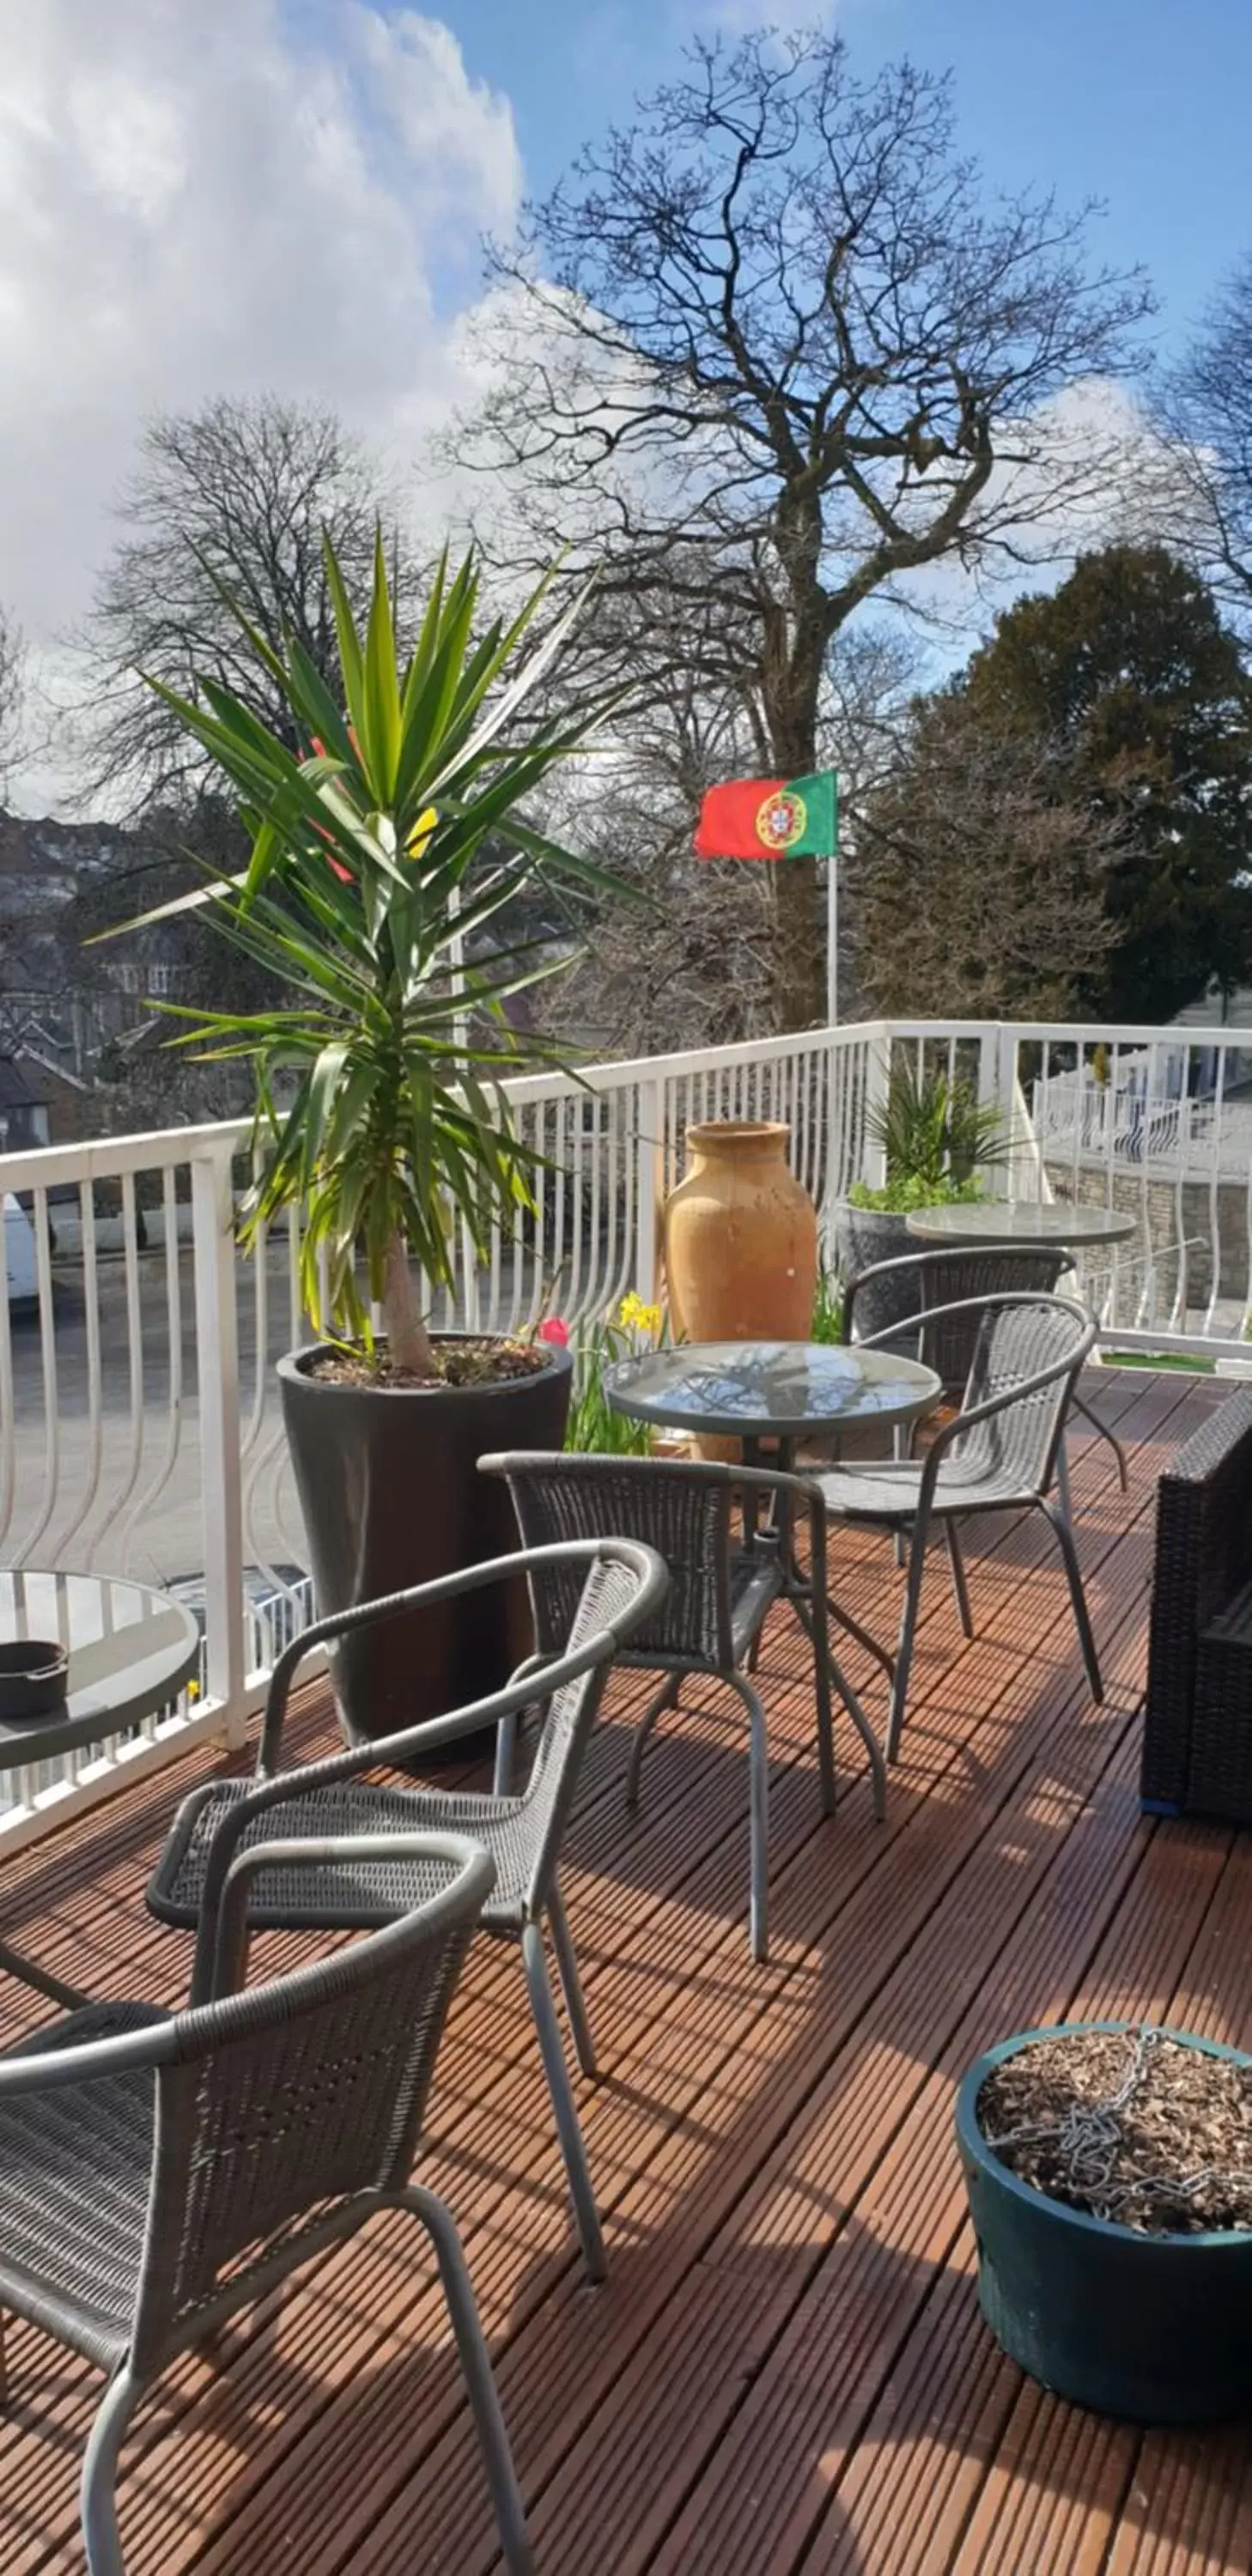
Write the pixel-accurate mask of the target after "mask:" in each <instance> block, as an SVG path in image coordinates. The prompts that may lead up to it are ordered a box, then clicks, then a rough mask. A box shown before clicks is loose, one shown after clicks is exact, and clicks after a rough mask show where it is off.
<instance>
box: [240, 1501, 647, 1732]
mask: <svg viewBox="0 0 1252 2576" xmlns="http://www.w3.org/2000/svg"><path fill="white" fill-rule="evenodd" d="M602 1545H603V1542H602V1541H601V1540H599V1539H569V1540H566V1541H564V1542H562V1543H561V1544H560V1545H559V1546H554V1547H541V1548H521V1549H518V1550H516V1551H515V1552H514V1553H513V1554H511V1555H509V1556H493V1557H487V1558H485V1559H484V1560H483V1561H482V1562H481V1563H480V1564H477V1565H468V1566H463V1567H461V1568H460V1569H459V1570H458V1572H457V1573H455V1574H441V1575H439V1576H438V1577H437V1578H436V1579H435V1581H433V1582H431V1583H415V1584H413V1585H411V1586H410V1588H409V1589H408V1590H407V1591H405V1592H389V1593H387V1594H385V1595H384V1597H383V1598H382V1599H381V1600H379V1601H362V1602H360V1603H358V1604H357V1606H356V1608H355V1609H352V1610H337V1611H335V1612H334V1613H333V1614H332V1615H331V1616H330V1617H328V1618H326V1619H318V1620H315V1621H314V1623H313V1626H312V1627H311V1628H304V1629H302V1630H301V1633H300V1635H299V1636H298V1637H293V1639H292V1641H291V1644H290V1645H289V1646H285V1647H284V1648H283V1651H282V1653H281V1655H280V1656H279V1657H278V1660H277V1662H276V1664H275V1666H274V1669H273V1672H272V1673H271V1675H270V1684H269V1690H268V1692H267V1694H266V1701H265V1715H264V1718H263V1720H262V1725H261V1741H260V1745H259V1748H258V1752H257V1773H258V1776H260V1777H267V1776H268V1775H269V1774H270V1773H271V1772H273V1771H274V1770H276V1769H277V1764H278V1755H279V1751H280V1748H281V1744H282V1731H283V1725H284V1722H285V1719H286V1715H287V1702H288V1700H289V1698H290V1696H291V1685H292V1682H293V1681H294V1679H295V1676H296V1673H297V1672H298V1670H299V1668H300V1665H301V1664H302V1663H303V1662H304V1660H305V1657H306V1656H307V1655H309V1654H311V1653H312V1651H313V1649H314V1647H316V1646H321V1645H327V1644H331V1643H333V1642H334V1640H335V1639H336V1638H338V1637H347V1636H351V1635H352V1634H353V1632H354V1631H355V1630H356V1629H358V1628H368V1627H370V1626H372V1624H373V1623H374V1621H375V1620H378V1621H382V1620H385V1619H398V1618H400V1617H401V1616H402V1615H403V1614H404V1612H405V1611H408V1610H416V1609H420V1608H421V1606H422V1604H423V1603H424V1602H432V1601H451V1600H454V1599H456V1598H457V1597H458V1596H459V1595H460V1594H462V1593H466V1592H479V1591H483V1590H485V1588H486V1586H487V1585H488V1584H490V1583H504V1582H507V1581H508V1580H509V1579H510V1578H511V1577H512V1576H513V1575H516V1574H529V1572H530V1570H531V1568H532V1567H534V1566H536V1565H544V1564H552V1563H561V1564H566V1565H568V1564H571V1563H572V1564H586V1565H588V1566H590V1565H592V1564H594V1562H595V1560H596V1557H597V1555H598V1554H599V1553H600V1552H601V1549H602ZM505 1713H507V1712H502V1714H505ZM433 1723H434V1724H436V1725H441V1726H442V1725H446V1726H449V1727H451V1724H452V1721H451V1719H436V1720H434V1721H433ZM478 1723H479V1724H481V1725H488V1724H490V1723H491V1720H490V1719H489V1718H481V1719H480V1720H479V1721H478ZM453 1731H454V1732H455V1731H457V1730H455V1729H454V1730H453ZM459 1731H460V1732H461V1733H468V1732H470V1729H469V1728H468V1727H465V1728H462V1729H460V1730H459ZM387 1740H388V1741H389V1742H390V1743H391V1744H392V1745H393V1746H394V1745H395V1744H398V1743H399V1742H400V1741H401V1739H400V1737H399V1736H395V1737H391V1738H389V1739H387ZM425 1740H426V1741H427V1742H428V1743H429V1742H440V1741H443V1740H444V1739H442V1738H440V1737H430V1736H428V1737H427V1738H426V1739H425Z"/></svg>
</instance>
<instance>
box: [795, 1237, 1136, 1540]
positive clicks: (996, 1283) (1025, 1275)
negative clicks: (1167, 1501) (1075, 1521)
mask: <svg viewBox="0 0 1252 2576" xmlns="http://www.w3.org/2000/svg"><path fill="white" fill-rule="evenodd" d="M1074 1268H1075V1261H1074V1255H1073V1253H1072V1252H1070V1251H1069V1250H1068V1249H1067V1248H1066V1246H1065V1245H1064V1244H1054V1243H1037V1244H1036V1243H977V1244H975V1243H954V1244H942V1245H940V1244H933V1245H931V1246H929V1247H928V1248H927V1249H926V1250H925V1251H920V1252H904V1253H901V1254H899V1256H898V1257H897V1258H896V1259H895V1260H893V1261H875V1262H872V1263H870V1264H869V1265H868V1266H867V1268H865V1269H864V1270H858V1271H857V1272H856V1273H855V1275H854V1277H853V1278H851V1279H849V1281H848V1283H847V1286H846V1287H845V1289H844V1292H843V1319H842V1328H841V1338H842V1339H843V1340H844V1341H845V1342H850V1341H852V1340H853V1338H854V1337H855V1338H857V1339H863V1340H864V1341H865V1343H866V1346H867V1348H872V1346H873V1345H874V1344H875V1343H876V1342H878V1341H879V1340H881V1339H884V1338H888V1339H891V1340H895V1339H896V1338H897V1337H898V1336H897V1331H896V1327H895V1326H894V1325H892V1326H887V1327H886V1328H884V1332H883V1333H876V1332H871V1333H867V1334H865V1335H863V1336H861V1335H857V1334H856V1309H857V1301H858V1299H863V1298H864V1297H865V1296H866V1295H867V1294H869V1295H870V1296H872V1293H873V1290H874V1288H875V1286H877V1285H878V1284H879V1283H883V1284H898V1285H899V1286H901V1287H904V1286H905V1285H909V1286H910V1291H911V1288H912V1283H914V1282H915V1283H916V1309H917V1310H916V1311H915V1312H914V1313H913V1315H912V1316H911V1317H910V1319H909V1323H910V1326H911V1329H912V1330H913V1332H914V1333H915V1334H916V1335H917V1357H918V1358H919V1359H920V1360H921V1361H922V1363H923V1365H924V1367H926V1368H932V1369H933V1370H934V1371H935V1374H936V1376H937V1377H938V1378H939V1380H940V1383H941V1385H942V1387H943V1393H944V1400H945V1402H947V1403H949V1404H959V1403H960V1401H961V1399H962V1396H963V1395H964V1392H965V1388H966V1385H967V1384H968V1381H969V1373H970V1370H971V1368H972V1367H973V1364H974V1345H975V1342H976V1340H977V1336H978V1318H977V1316H976V1315H974V1314H970V1313H968V1312H964V1313H962V1312H957V1311H954V1310H955V1309H958V1308H963V1307H966V1306H967V1304H968V1301H969V1300H971V1299H974V1298H978V1297H1004V1296H1011V1295H1013V1294H1015V1293H1021V1294H1025V1295H1035V1294H1037V1295H1039V1296H1050V1295H1051V1294H1052V1292H1053V1291H1054V1289H1055V1288H1056V1285H1057V1282H1058V1280H1060V1279H1062V1278H1063V1277H1064V1276H1065V1275H1066V1273H1067V1272H1069V1273H1072V1272H1073V1270H1074ZM923 1312H924V1313H925V1314H926V1316H927V1319H928V1320H927V1322H926V1324H925V1326H923V1327H922V1328H921V1329H920V1330H919V1329H918V1328H919V1322H920V1316H921V1314H922V1313H923ZM936 1318H939V1319H940V1320H938V1321H936ZM901 1329H903V1327H901ZM1071 1410H1072V1411H1073V1412H1075V1413H1081V1415H1082V1417H1083V1420H1084V1421H1085V1422H1087V1423H1088V1424H1089V1425H1090V1427H1091V1429H1092V1430H1093V1431H1094V1432H1095V1433H1096V1434H1097V1435H1098V1437H1099V1438H1100V1439H1101V1440H1103V1441H1104V1442H1105V1443H1106V1444H1107V1446H1108V1447H1109V1448H1110V1449H1111V1450H1112V1452H1113V1455H1114V1457H1115V1458H1116V1460H1117V1474H1118V1481H1119V1483H1120V1485H1121V1489H1122V1492H1123V1493H1125V1492H1126V1489H1127V1485H1128V1481H1129V1475H1128V1469H1127V1464H1126V1452H1125V1450H1124V1448H1123V1447H1122V1444H1121V1441H1120V1440H1119V1439H1118V1438H1117V1435H1116V1433H1115V1432H1114V1431H1112V1430H1110V1428H1109V1425H1108V1423H1107V1422H1102V1421H1101V1420H1100V1416H1099V1414H1098V1413H1096V1412H1094V1411H1093V1410H1092V1407H1091V1406H1090V1405H1089V1404H1088V1403H1087V1402H1086V1400H1085V1398H1084V1397H1083V1396H1082V1395H1081V1394H1080V1393H1079V1391H1078V1389H1077V1387H1075V1389H1074V1393H1073V1396H1072V1398H1071ZM1058 1469H1059V1472H1060V1474H1061V1476H1062V1478H1063V1476H1064V1451H1063V1450H1062V1451H1061V1452H1059V1453H1058Z"/></svg>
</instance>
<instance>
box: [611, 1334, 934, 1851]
mask: <svg viewBox="0 0 1252 2576" xmlns="http://www.w3.org/2000/svg"><path fill="white" fill-rule="evenodd" d="M604 1391H605V1394H606V1396H607V1398H608V1401H609V1403H610V1404H611V1405H612V1406H613V1407H614V1409H615V1411H617V1412H618V1413H625V1414H628V1415H629V1416H630V1417H631V1418H632V1419H633V1420H634V1421H636V1422H649V1423H656V1424H657V1425H658V1426H662V1425H663V1426H664V1427H665V1428H667V1429H669V1430H679V1431H687V1432H690V1433H693V1434H695V1435H702V1436H710V1437H722V1438H725V1437H726V1436H728V1435H729V1436H731V1437H735V1438H738V1439H740V1440H741V1441H742V1442H743V1455H744V1464H745V1466H749V1467H761V1466H765V1465H767V1464H769V1463H771V1461H772V1463H773V1464H775V1465H777V1466H778V1467H779V1468H781V1469H782V1470H783V1471H784V1472H786V1473H788V1474H791V1473H794V1469H795V1454H796V1448H797V1445H798V1443H799V1442H800V1441H801V1440H803V1439H805V1438H807V1437H809V1436H811V1435H812V1434H813V1433H815V1432H818V1431H827V1432H829V1431H835V1432H838V1431H839V1430H840V1429H841V1428H845V1427H846V1426H847V1425H848V1424H849V1423H866V1422H877V1423H882V1424H884V1425H886V1426H889V1427H891V1428H892V1429H897V1428H900V1427H901V1426H903V1425H906V1424H908V1423H912V1422H916V1421H918V1420H919V1419H920V1417H921V1416H922V1414H924V1413H929V1412H930V1411H931V1409H932V1407H933V1406H934V1405H935V1404H937V1402H938V1400H939V1395H940V1385H939V1380H938V1378H937V1376H936V1375H935V1372H934V1370H933V1369H929V1368H924V1367H923V1366H922V1364H921V1362H920V1361H918V1360H910V1359H906V1358H904V1357H902V1356H901V1355H899V1354H898V1353H896V1352H894V1351H870V1350H858V1349H856V1348H854V1347H852V1348H848V1347H842V1346H839V1345H836V1344H833V1343H826V1342H688V1343H683V1344H680V1345H679V1347H678V1348H677V1349H676V1350H668V1351H644V1352H642V1353H640V1355H639V1356H638V1357H637V1358H635V1359H629V1360H619V1361H618V1362H617V1363H616V1365H615V1366H614V1367H612V1368H608V1369H606V1370H605V1373H604ZM767 1444H768V1449H769V1457H768V1458H767V1456H766V1446H767ZM745 1506H746V1507H745V1514H744V1520H745V1531H746V1535H747V1538H748V1542H749V1544H751V1543H752V1541H753V1539H754V1538H755V1535H756V1531H755V1515H754V1511H753V1508H752V1506H751V1504H748V1503H746V1498H745ZM769 1535H770V1536H771V1537H772V1538H773V1539H774V1540H775V1542H776V1543H777V1545H778V1547H779V1549H780V1551H781V1554H782V1561H783V1569H784V1576H785V1583H784V1592H785V1597H786V1599H787V1600H789V1601H790V1602H791V1604H792V1607H793V1609H794V1610H795V1611H796V1614H797V1616H798V1618H799V1620H800V1622H801V1625H802V1626H803V1628H804V1629H805V1631H806V1633H807V1635H808V1636H809V1637H810V1638H812V1637H813V1635H814V1630H813V1621H812V1608H811V1605H812V1593H811V1589H810V1586H809V1584H808V1583H807V1582H806V1580H805V1575H804V1569H803V1567H802V1565H801V1564H800V1561H799V1558H798V1557H797V1555H796V1551H795V1543H794V1535H793V1530H792V1516H791V1514H790V1512H788V1511H785V1510H784V1511H783V1512H782V1513H781V1514H780V1516H779V1518H778V1521H777V1523H776V1524H775V1525H773V1527H772V1528H771V1531H770V1533H769ZM827 1607H828V1608H829V1610H830V1611H831V1613H832V1615H833V1617H834V1618H836V1619H837V1620H838V1622H839V1625H840V1627H842V1628H846V1629H847V1631H848V1634H849V1635H850V1636H853V1637H855V1638H856V1639H857V1641H858V1643H859V1644H860V1645H862V1646H864V1647H865V1648H866V1649H867V1651H868V1652H869V1653H870V1654H871V1655H872V1656H873V1657H874V1660H875V1662H876V1663H878V1664H880V1665H881V1666H882V1668H883V1670H884V1671H885V1672H886V1674H887V1675H888V1677H889V1678H890V1676H891V1674H892V1671H893V1662H892V1657H891V1655H890V1654H889V1653H888V1651H887V1648H886V1647H885V1646H883V1645H881V1644H880V1643H879V1641H878V1639H877V1638H876V1637H874V1636H873V1635H872V1634H871V1632H870V1630H869V1629H868V1628H863V1627H862V1626H861V1623H860V1621H859V1620H858V1619H854V1618H853V1616H852V1613H851V1611H849V1610H845V1609H844V1608H843V1607H842V1605H841V1604H840V1603H839V1602H838V1601H836V1600H835V1599H834V1597H833V1595H831V1594H830V1593H828V1594H827ZM814 1642H815V1644H816V1640H814ZM822 1642H823V1644H824V1646H825V1650H826V1655H827V1659H828V1662H829V1666H830V1674H831V1679H832V1681H833V1682H834V1684H835V1687H836V1689H837V1690H838V1692H839V1695H840V1697H841V1699H842V1700H843V1702H844V1705H845V1707H846V1708H847V1710H848V1713H849V1715H850V1717H851V1718H852V1720H853V1723H854V1724H855V1726H856V1729H857V1732H858V1734H859V1735H860V1737H861V1740H862V1742H863V1743H864V1744H865V1746H866V1748H867V1750H868V1752H869V1756H870V1764H871V1770H872V1775H873V1783H874V1804H875V1809H876V1812H877V1813H878V1814H879V1815H881V1814H882V1813H883V1811H884V1804H885V1797H886V1771H885V1767H884V1764H883V1756H882V1748H881V1746H880V1745H879V1742H878V1739H877V1737H876V1735H875V1734H874V1731H873V1728H872V1727H871V1726H870V1724H869V1721H868V1719H867V1718H866V1716H865V1713H864V1711H863V1709H862V1707H861V1704H860V1701H859V1699H858V1698H857V1695H856V1692H855V1691H854V1690H853V1689H852V1687H851V1685H850V1683H849V1682H848V1681H847V1680H846V1679H845V1677H844V1675H843V1673H842V1672H841V1671H840V1669H839V1666H838V1664H837V1663H836V1661H835V1658H834V1656H833V1655H832V1654H831V1653H830V1647H829V1641H828V1640H823V1641H822Z"/></svg>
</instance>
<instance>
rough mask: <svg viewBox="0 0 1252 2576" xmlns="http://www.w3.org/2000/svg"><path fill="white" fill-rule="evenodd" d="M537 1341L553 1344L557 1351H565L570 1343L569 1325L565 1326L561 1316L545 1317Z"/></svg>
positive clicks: (537, 1334)
mask: <svg viewBox="0 0 1252 2576" xmlns="http://www.w3.org/2000/svg"><path fill="white" fill-rule="evenodd" d="M535 1340H536V1341H537V1342H552V1343H553V1344H554V1345H555V1347H556V1349H557V1350H559V1351H563V1350H564V1349H565V1347H566V1344H567V1343H568V1341H569V1325H568V1324H563V1323H562V1321H561V1318H560V1316H559V1315H545V1316H544V1319H543V1322H542V1323H541V1325H540V1326H539V1329H538V1332H537V1333H536V1335H535Z"/></svg>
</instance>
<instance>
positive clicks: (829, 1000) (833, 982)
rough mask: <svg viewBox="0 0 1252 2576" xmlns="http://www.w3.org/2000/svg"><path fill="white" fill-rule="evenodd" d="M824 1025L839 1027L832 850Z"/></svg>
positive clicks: (835, 868)
mask: <svg viewBox="0 0 1252 2576" xmlns="http://www.w3.org/2000/svg"><path fill="white" fill-rule="evenodd" d="M826 1025H827V1027H828V1028H831V1029H837V1028H838V1026H839V863H838V860H837V859H836V857H835V853H834V851H833V850H831V851H830V852H829V854H828V856H827V860H826Z"/></svg>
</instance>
